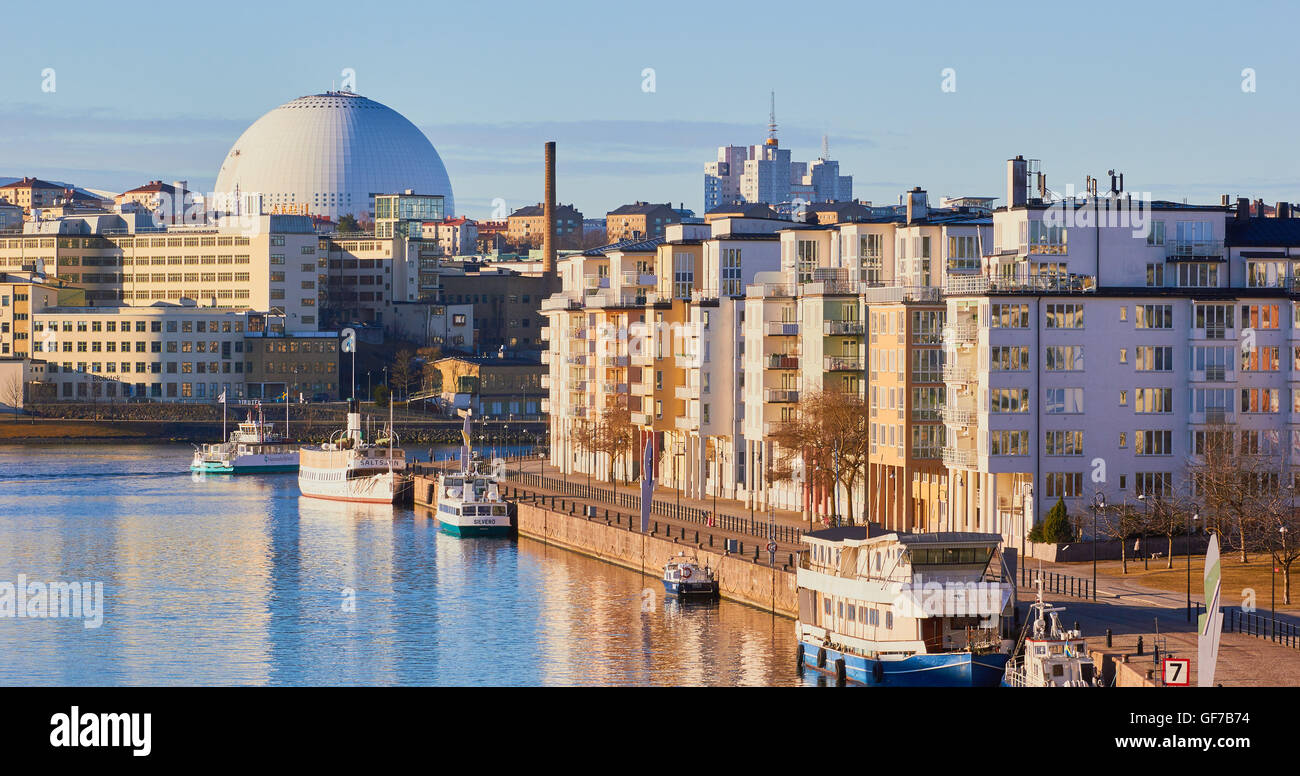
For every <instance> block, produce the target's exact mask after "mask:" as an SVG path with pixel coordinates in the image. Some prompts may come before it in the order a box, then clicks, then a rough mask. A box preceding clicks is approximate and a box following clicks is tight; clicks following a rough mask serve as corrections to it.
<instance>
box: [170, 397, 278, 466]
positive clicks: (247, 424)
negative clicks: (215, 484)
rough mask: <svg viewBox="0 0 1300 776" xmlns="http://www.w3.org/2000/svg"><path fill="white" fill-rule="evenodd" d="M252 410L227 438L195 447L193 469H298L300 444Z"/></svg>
mask: <svg viewBox="0 0 1300 776" xmlns="http://www.w3.org/2000/svg"><path fill="white" fill-rule="evenodd" d="M256 412H257V417H256V418H254V417H253V411H251V410H250V411H249V413H248V419H247V420H245V421H244V422H242V423H240V424H239V425H237V426H236V427H235V430H234V431H232V432H230V438H229V439H228V440H226V441H225V442H219V443H217V444H208V445H202V446H201V447H198V448H196V449H195V451H194V460H193V461H192V462H191V463H190V471H192V472H198V473H203V474H271V473H275V472H296V471H298V447H297V446H296V445H293V444H290V443H289V442H288V441H287V440H286V439H285V438H284V436H283V435H281V434H279V433H277V432H276V430H275V426H274V424H271V423H267V422H266V421H265V420H264V419H263V418H262V405H261V404H260V403H259V404H258V405H257V410H256Z"/></svg>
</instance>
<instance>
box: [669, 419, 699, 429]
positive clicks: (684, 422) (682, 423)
mask: <svg viewBox="0 0 1300 776" xmlns="http://www.w3.org/2000/svg"><path fill="white" fill-rule="evenodd" d="M673 425H675V426H676V427H677V428H678V429H680V430H682V431H694V430H695V429H698V428H699V427H700V419H699V418H697V417H693V416H691V415H686V416H683V417H679V418H677V420H676V421H675V422H674V424H673Z"/></svg>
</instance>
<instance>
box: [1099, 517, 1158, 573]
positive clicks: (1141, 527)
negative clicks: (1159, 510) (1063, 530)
mask: <svg viewBox="0 0 1300 776" xmlns="http://www.w3.org/2000/svg"><path fill="white" fill-rule="evenodd" d="M1148 517H1149V513H1148V512H1147V511H1146V510H1145V509H1137V508H1136V507H1134V506H1133V505H1132V504H1130V503H1128V502H1127V501H1125V502H1124V503H1122V504H1116V505H1113V506H1108V507H1107V508H1106V510H1105V514H1104V515H1103V516H1102V522H1101V523H1100V524H1099V525H1098V529H1097V532H1098V533H1099V534H1101V535H1102V536H1104V537H1106V538H1107V539H1114V540H1116V541H1118V542H1119V559H1120V565H1121V566H1122V567H1123V570H1124V573H1125V574H1127V573H1128V560H1129V552H1128V542H1129V540H1130V539H1135V538H1139V537H1145V536H1146V534H1147V533H1149V532H1150V529H1151V526H1150V525H1149V521H1148Z"/></svg>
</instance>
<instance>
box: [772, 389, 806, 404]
mask: <svg viewBox="0 0 1300 776" xmlns="http://www.w3.org/2000/svg"><path fill="white" fill-rule="evenodd" d="M765 398H766V400H767V401H769V402H781V403H787V402H797V401H799V392H798V391H795V390H787V389H783V388H769V389H767V395H766V397H765Z"/></svg>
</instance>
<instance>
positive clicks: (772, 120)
mask: <svg viewBox="0 0 1300 776" xmlns="http://www.w3.org/2000/svg"><path fill="white" fill-rule="evenodd" d="M771 99H772V107H771V109H770V110H769V111H768V114H767V139H768V140H769V141H771V145H776V91H775V90H773V91H772V93H771Z"/></svg>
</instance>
